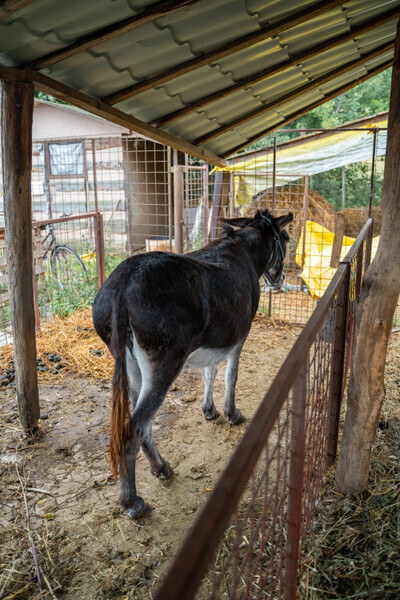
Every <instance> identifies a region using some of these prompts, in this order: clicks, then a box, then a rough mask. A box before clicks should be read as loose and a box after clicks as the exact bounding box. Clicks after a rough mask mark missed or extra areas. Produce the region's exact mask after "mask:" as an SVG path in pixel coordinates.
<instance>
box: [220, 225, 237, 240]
mask: <svg viewBox="0 0 400 600" xmlns="http://www.w3.org/2000/svg"><path fill="white" fill-rule="evenodd" d="M222 230H223V232H224V233H225V235H226V236H227V237H230V236H232V235H233V234H234V233H235V229H234V228H233V227H231V226H230V225H228V223H222Z"/></svg>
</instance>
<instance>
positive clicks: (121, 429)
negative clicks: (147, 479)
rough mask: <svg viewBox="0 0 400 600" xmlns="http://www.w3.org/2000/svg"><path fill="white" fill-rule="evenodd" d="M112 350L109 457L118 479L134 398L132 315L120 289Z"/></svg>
mask: <svg viewBox="0 0 400 600" xmlns="http://www.w3.org/2000/svg"><path fill="white" fill-rule="evenodd" d="M111 325H112V332H111V344H110V350H111V353H112V355H113V357H114V359H115V366H114V375H113V380H112V386H111V431H110V445H109V447H108V457H109V460H110V464H111V468H112V473H113V476H114V478H115V479H116V478H117V477H118V472H119V471H120V470H126V442H127V440H128V439H129V436H130V398H129V388H128V376H127V372H126V360H125V352H126V346H127V332H128V326H129V323H128V315H127V310H126V306H124V303H123V290H122V289H120V290H119V292H118V293H117V294H116V297H115V298H114V301H113V309H112V320H111Z"/></svg>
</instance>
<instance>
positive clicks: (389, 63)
mask: <svg viewBox="0 0 400 600" xmlns="http://www.w3.org/2000/svg"><path fill="white" fill-rule="evenodd" d="M392 64H393V60H389V61H387V62H385V63H384V64H383V65H380V66H379V67H377V68H375V69H371V71H370V72H369V73H367V74H366V75H364V77H360V78H359V79H357V81H356V82H354V81H353V82H352V83H348V84H346V85H343V86H341V87H340V88H338V89H337V90H335V91H334V92H331V93H330V94H327V95H326V96H325V97H324V98H322V99H321V100H318V101H317V102H314V103H313V104H309V105H308V106H305V107H304V108H301V109H300V110H298V111H296V112H294V113H292V114H290V115H288V116H287V117H285V118H284V119H282V121H280V122H279V123H276V124H275V125H274V126H273V127H268V128H267V129H263V131H260V132H259V133H258V134H257V135H256V136H253V137H251V138H248V139H247V140H246V142H245V143H243V144H240V145H238V146H236V147H235V148H231V149H230V150H229V152H227V153H226V154H224V155H223V158H227V157H228V156H232V155H233V154H235V153H236V152H239V151H240V150H243V148H247V146H249V145H250V144H253V143H254V142H256V141H258V140H260V139H261V138H263V137H265V136H266V135H268V134H269V133H272V132H273V131H275V130H277V129H280V128H281V127H284V126H285V125H287V124H288V123H291V122H292V121H294V120H295V119H298V118H299V117H301V116H303V115H305V114H306V113H308V112H310V110H314V108H318V106H321V104H325V103H326V102H329V100H333V98H336V96H340V95H341V94H344V93H345V92H347V91H348V90H351V89H352V88H353V87H354V86H355V85H359V84H360V83H364V81H367V80H368V79H370V78H371V77H374V76H375V75H378V73H381V72H382V71H386V69H389V68H390V67H391V66H392Z"/></svg>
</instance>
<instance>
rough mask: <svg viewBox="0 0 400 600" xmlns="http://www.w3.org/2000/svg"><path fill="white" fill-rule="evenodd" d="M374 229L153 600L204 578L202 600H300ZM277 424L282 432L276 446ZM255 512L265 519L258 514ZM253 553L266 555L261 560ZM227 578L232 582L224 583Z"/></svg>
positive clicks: (345, 264)
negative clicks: (220, 558) (224, 545)
mask: <svg viewBox="0 0 400 600" xmlns="http://www.w3.org/2000/svg"><path fill="white" fill-rule="evenodd" d="M372 229H373V219H368V221H367V222H366V224H365V226H364V227H363V229H362V230H361V232H360V234H359V236H358V237H357V239H356V241H355V242H354V244H353V246H352V248H351V250H350V252H349V253H348V255H347V256H346V258H345V259H344V260H343V261H342V262H341V263H340V265H339V267H338V269H337V271H336V273H335V275H334V277H333V279H332V281H331V282H330V284H329V286H328V288H327V290H326V292H325V294H324V295H323V297H322V298H321V300H320V301H319V303H318V305H317V307H316V309H315V311H314V313H313V314H312V316H311V317H310V319H309V321H308V323H307V324H306V325H305V327H304V329H303V331H302V333H301V334H300V336H299V337H298V339H297V341H296V342H295V344H294V346H293V348H292V350H291V351H290V352H289V355H288V356H287V358H286V360H285V362H284V363H283V365H282V367H281V368H280V370H279V372H278V374H277V376H276V377H275V379H274V382H273V383H272V385H271V387H270V388H269V390H268V392H267V393H266V394H265V396H264V398H263V400H262V402H261V404H260V406H259V408H258V410H257V412H256V414H255V415H254V417H253V419H252V420H251V422H250V423H249V425H248V427H247V430H246V432H245V434H244V436H243V438H242V439H241V441H240V442H239V444H238V446H237V448H236V450H235V451H234V453H233V455H232V457H231V459H230V461H229V463H228V465H227V467H226V469H225V470H224V472H223V474H222V476H221V477H220V479H219V481H218V483H217V484H216V486H215V488H214V490H213V491H212V493H211V496H210V498H209V500H208V501H207V502H206V504H205V505H204V507H203V509H202V511H201V513H200V514H199V516H198V518H197V520H196V522H195V524H194V526H193V528H192V530H191V531H190V532H189V534H188V536H187V537H186V539H185V540H184V542H183V544H182V546H181V549H180V551H179V552H178V554H177V556H176V558H175V560H174V561H173V563H172V565H171V567H170V569H169V571H168V573H167V574H166V576H165V578H164V580H163V582H162V584H161V586H160V588H159V590H158V592H157V595H156V596H155V597H156V599H157V600H190V599H192V598H194V597H195V596H196V593H197V590H198V588H199V586H200V584H201V579H202V578H203V577H204V576H205V575H206V572H207V580H208V583H209V588H210V586H211V589H207V592H205V593H203V595H201V597H202V598H203V597H207V598H216V599H217V598H219V597H221V596H222V592H221V585H225V590H224V593H223V597H229V598H239V597H240V598H265V597H266V594H267V595H268V594H269V597H274V598H283V599H284V600H294V599H295V598H296V589H297V578H298V572H299V565H300V561H301V553H302V549H303V546H304V542H305V538H306V535H307V530H308V528H309V526H310V523H311V518H312V515H313V511H314V508H315V504H316V502H317V500H318V497H319V494H320V490H321V486H322V483H323V477H324V475H325V473H326V470H327V468H328V467H329V466H330V465H332V464H333V462H334V460H335V457H336V449H337V439H338V429H339V415H340V405H341V401H342V397H343V393H344V385H345V378H346V375H347V372H348V368H349V364H350V359H351V352H352V345H353V340H354V334H355V326H354V323H355V311H356V305H357V302H358V300H359V294H360V290H361V282H362V277H363V274H364V270H365V269H366V267H367V266H368V264H369V262H370V256H371V242H372ZM285 407H286V408H285ZM285 411H286V412H285ZM284 414H286V417H285V416H284ZM282 415H283V416H282ZM280 421H281V422H282V423H283V425H282V424H280ZM274 427H275V428H276V427H277V428H278V434H277V436H276V437H277V439H276V442H275V446H274V447H273V448H272V447H271V446H270V445H271V443H272V442H271V440H270V436H271V432H272V431H273V428H274ZM285 427H286V429H284V428H285ZM280 428H281V433H279V431H280ZM283 446H284V450H282V447H283ZM263 451H264V452H263ZM274 451H277V452H278V458H277V460H275V463H274V467H273V469H272V470H271V464H272V463H271V461H270V460H267V461H266V465H267V466H266V467H264V470H263V471H262V474H261V477H259V479H258V480H257V483H255V481H256V479H257V477H258V475H256V474H255V473H256V465H257V462H258V461H259V460H260V457H262V456H264V454H265V455H266V456H267V455H269V454H271V455H272V454H273V452H274ZM281 452H286V456H287V458H285V457H284V456H283V455H282V456H283V458H282V459H281V458H279V456H280V454H281ZM274 470H275V471H276V472H272V471H274ZM269 471H271V473H272V476H275V477H276V478H279V477H282V482H281V483H279V482H278V483H277V484H275V486H274V485H271V484H270V479H271V473H269ZM282 473H283V475H281V474H282ZM266 478H267V479H268V485H267V484H265V479H266ZM260 482H261V484H262V485H261V484H260ZM246 486H247V492H246V494H247V495H246V494H245V490H246ZM249 486H250V488H251V489H250V495H249V493H248V490H249ZM268 486H269V487H268ZM256 488H257V491H258V492H259V491H260V489H261V488H262V489H263V490H264V489H265V492H264V493H265V496H267V495H269V497H270V498H269V500H268V502H269V501H270V500H271V502H272V504H271V506H269V504H268V502H267V498H266V497H265V498H262V499H261V504H260V501H259V499H256V495H255V494H256V492H254V491H251V490H255V489H256ZM279 493H281V498H278V496H279ZM275 496H276V497H275ZM241 499H242V503H241V507H240V508H239V505H240V501H241ZM274 502H275V504H274ZM267 505H268V506H267ZM260 506H261V509H260ZM263 507H264V508H263ZM256 509H257V510H259V511H261V516H259V515H258V516H255V515H256ZM278 513H279V514H278ZM232 515H235V516H234V519H233V520H232ZM267 519H270V521H269V523H270V524H269V525H268V527H267V526H266V522H267ZM251 520H253V521H257V524H256V525H254V523H253V522H252V523H251V525H250V531H249V533H248V534H245V532H246V530H245V526H246V525H248V523H249V522H250V521H251ZM241 521H242V523H241ZM244 521H246V523H244ZM229 523H231V526H230V529H231V530H234V529H235V528H237V532H238V533H237V537H236V538H235V539H233V540H230V548H229V550H228V554H227V557H226V559H225V566H224V565H222V566H221V565H218V566H217V563H216V559H215V553H216V549H217V547H218V544H219V543H220V541H221V539H222V538H223V536H224V535H225V536H226V532H227V531H229V529H228V530H227V527H228V526H229ZM257 528H258V529H257ZM267 529H268V531H267ZM282 529H283V530H284V531H282ZM268 535H269V536H270V537H267V536H268ZM273 536H275V537H273ZM278 536H279V539H278ZM279 544H280V546H279ZM243 546H245V548H244V549H243ZM256 547H257V548H260V550H259V552H258V553H257V554H256V551H255V548H256ZM267 551H268V552H267ZM218 554H220V553H218ZM267 554H268V557H267V558H265V556H266V555H267ZM213 557H214V559H213ZM213 560H214V563H213V566H211V568H210V566H209V565H210V563H212V561H213ZM265 565H266V566H265ZM207 567H208V571H207ZM224 577H226V578H227V579H229V584H227V583H226V582H225V583H224V582H223V579H224ZM204 581H205V580H204V579H203V583H204ZM204 594H205V595H204Z"/></svg>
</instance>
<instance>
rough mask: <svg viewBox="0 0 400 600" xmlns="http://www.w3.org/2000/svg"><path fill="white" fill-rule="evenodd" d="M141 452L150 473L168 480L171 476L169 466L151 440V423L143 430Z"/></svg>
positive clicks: (171, 472) (171, 471)
mask: <svg viewBox="0 0 400 600" xmlns="http://www.w3.org/2000/svg"><path fill="white" fill-rule="evenodd" d="M142 450H143V454H144V455H145V457H146V458H147V460H148V461H149V464H150V471H151V473H152V474H153V475H155V477H158V478H159V479H169V477H171V476H172V475H173V470H172V469H171V466H170V464H169V463H168V462H167V461H166V460H164V459H163V457H162V456H161V454H160V452H159V451H158V448H157V446H156V443H155V441H154V438H153V427H152V424H151V422H150V423H148V424H147V426H146V427H145V428H144V430H143V435H142Z"/></svg>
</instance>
